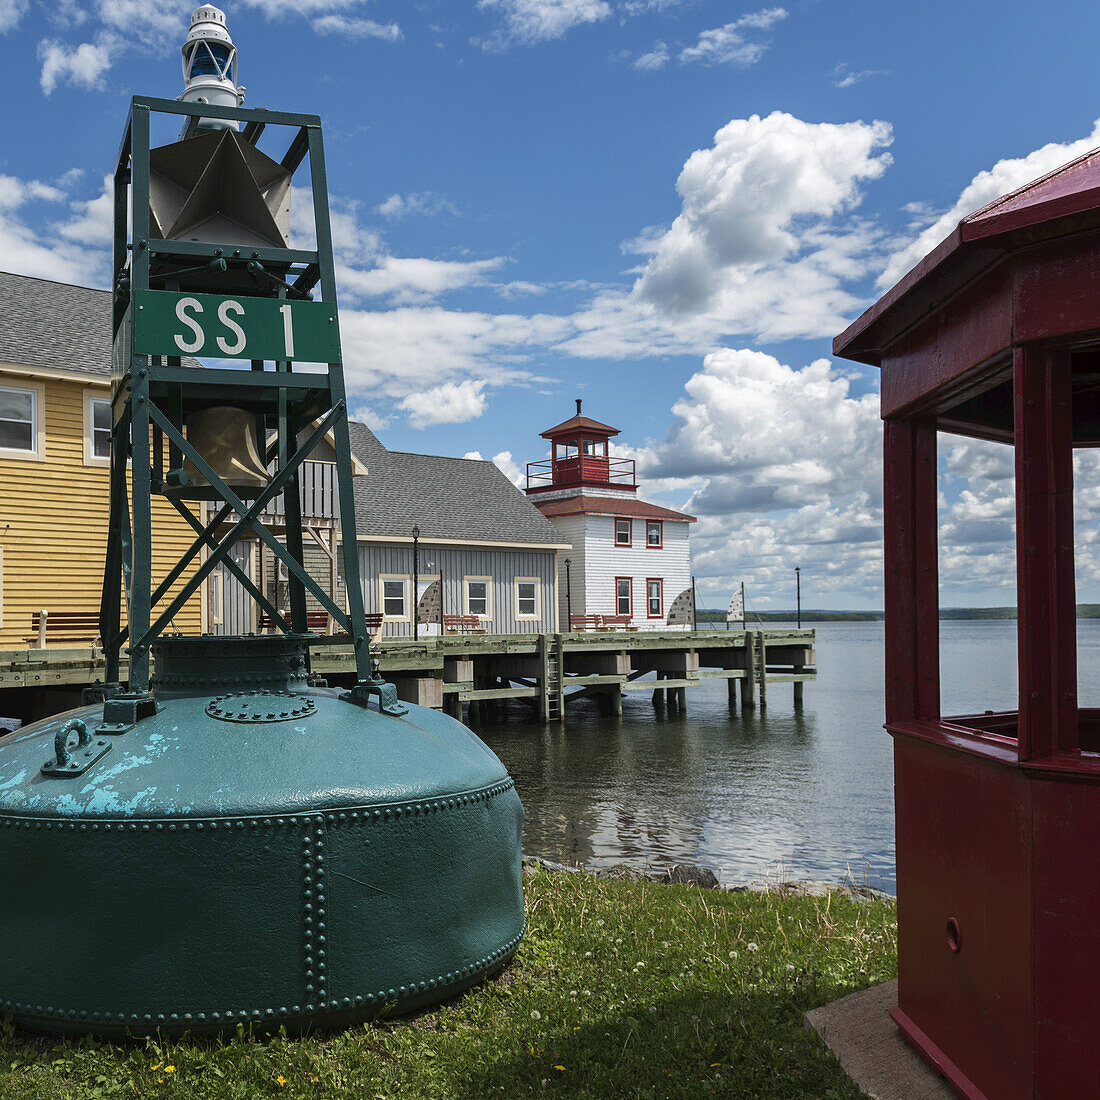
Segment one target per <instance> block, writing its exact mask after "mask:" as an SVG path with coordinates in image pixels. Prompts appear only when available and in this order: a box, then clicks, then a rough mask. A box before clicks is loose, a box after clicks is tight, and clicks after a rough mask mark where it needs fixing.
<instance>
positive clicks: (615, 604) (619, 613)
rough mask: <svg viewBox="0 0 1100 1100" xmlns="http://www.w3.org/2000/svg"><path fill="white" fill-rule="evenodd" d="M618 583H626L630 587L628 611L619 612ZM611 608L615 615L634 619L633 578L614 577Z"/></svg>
mask: <svg viewBox="0 0 1100 1100" xmlns="http://www.w3.org/2000/svg"><path fill="white" fill-rule="evenodd" d="M619 581H626V583H627V584H628V585H630V610H629V611H620V610H619ZM612 606H613V607H614V608H615V614H616V615H629V616H630V617H631V618H632V619H633V618H634V578H633V577H616V578H615V589H614V603H613V604H612Z"/></svg>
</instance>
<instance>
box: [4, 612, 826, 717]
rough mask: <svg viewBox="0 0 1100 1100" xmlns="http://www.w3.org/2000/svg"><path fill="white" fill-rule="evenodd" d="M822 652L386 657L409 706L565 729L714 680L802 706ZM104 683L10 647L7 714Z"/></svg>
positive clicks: (89, 659)
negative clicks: (511, 703) (572, 718)
mask: <svg viewBox="0 0 1100 1100" xmlns="http://www.w3.org/2000/svg"><path fill="white" fill-rule="evenodd" d="M813 646H814V632H813V630H796V629H772V630H694V631H668V632H658V631H647V632H642V631H637V632H599V633H581V632H578V633H567V634H465V635H444V636H442V637H440V636H432V637H426V638H420V639H418V640H415V641H414V640H413V639H412V638H393V637H391V638H383V639H381V640H380V642H379V644H378V646H377V652H378V656H379V664H380V667H381V671H382V674H383V675H384V676H385V678H386V679H387V680H391V681H392V682H393V683H395V684H396V685H397V689H398V694H399V695H400V696H401V698H402V699H405V700H406V701H408V702H413V703H419V704H420V705H422V706H430V707H436V708H442V709H443V710H446V711H447V712H448V713H449V714H453V715H456V716H458V717H461V716H462V705H463V704H464V703H465V704H467V705H468V706H470V707H472V708H478V709H479V710H480V709H481V708H483V707H484V706H485V705H486V704H491V703H494V702H498V701H501V700H506V699H524V700H526V701H528V702H529V703H530V705H531V706H532V707H533V708H534V710H535V711H536V712H537V713H538V715H539V716H540V717H541V718H543V719H544V720H546V721H559V720H561V719H562V718H563V717H564V716H565V714H566V711H567V709H568V707H569V705H570V703H571V702H572V701H575V700H577V699H580V698H592V697H596V698H598V699H599V700H600V701H601V702H602V703H603V705H604V706H605V708H606V709H607V710H608V711H610V712H611V713H614V714H621V713H622V705H623V702H622V701H623V696H624V693H631V694H633V693H635V692H638V691H650V692H652V693H653V702H654V703H656V704H664V705H667V706H670V707H680V708H682V707H684V705H685V701H686V691H687V689H688V688H691V687H695V686H697V685H698V684H700V683H702V682H703V681H705V680H708V679H724V680H726V682H727V688H728V692H729V701H730V705H731V706H733V705H735V702H736V696H737V695H738V694H739V695H740V701H741V705H742V707H743V708H750V709H751V708H753V707H755V706H756V705H757V703H758V701H759V705H760V706H761V707H765V706H767V692H768V685H769V684H775V683H784V682H786V683H793V684H794V698H795V701H796V702H800V701H801V698H802V685H803V684H804V683H805V682H806V681H807V680H813V679H815V678H816V676H817V671H816V668H815V667H814V661H815V658H814V648H813ZM312 664H313V670H314V672H316V673H318V674H320V675H321V676H324V677H326V678H328V679H329V681H330V682H331V683H333V684H337V683H350V681H351V679H353V678H354V672H355V663H354V661H353V659H352V656H351V650H350V648H347V647H341V646H318V647H316V648H315V649H314V650H313V653H312ZM127 671H128V669H127V666H126V663H125V661H124V662H123V666H122V675H123V677H125V676H126V674H127ZM650 674H652V675H653V677H654V678H649V675H650ZM102 676H103V655H102V651H101V650H98V649H96V648H94V647H90V646H83V647H71V648H60V647H49V648H46V649H19V650H0V715H5V714H6V715H11V716H15V717H21V718H23V719H24V720H29V719H34V718H40V717H44V716H45V715H47V714H51V713H56V712H57V711H60V710H64V709H66V708H68V707H71V706H76V705H78V704H79V695H80V690H81V689H82V688H83V687H86V686H89V685H90V684H92V683H94V682H95V681H96V680H98V679H102ZM483 715H484V711H482V716H483Z"/></svg>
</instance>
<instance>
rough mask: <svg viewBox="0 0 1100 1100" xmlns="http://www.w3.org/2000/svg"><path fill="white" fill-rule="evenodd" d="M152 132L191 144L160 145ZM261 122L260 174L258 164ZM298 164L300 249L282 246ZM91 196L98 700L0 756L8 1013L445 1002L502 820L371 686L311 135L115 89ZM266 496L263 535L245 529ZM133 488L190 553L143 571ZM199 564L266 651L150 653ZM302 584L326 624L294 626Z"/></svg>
mask: <svg viewBox="0 0 1100 1100" xmlns="http://www.w3.org/2000/svg"><path fill="white" fill-rule="evenodd" d="M211 12H214V13H216V14H219V15H220V13H217V9H211V8H209V7H206V8H203V9H198V10H197V12H196V17H198V16H200V15H201V16H202V17H203V18H202V19H201V20H198V22H200V23H202V24H203V25H206V26H212V27H213V28H214V29H213V30H212V31H211V32H210V34H211V36H212V38H211V40H212V41H213V42H214V44H215V45H216V46H218V47H219V52H218V54H217V57H218V58H221V63H222V64H224V66H226V68H225V69H224V70H222V71H221V74H220V75H217V79H218V80H220V81H222V83H225V80H226V77H225V75H224V74H225V72H226V71H228V66H229V64H230V62H231V61H232V60H233V58H231V57H230V56H229V54H228V53H227V52H225V51H223V50H221V47H223V46H224V45H225V39H223V38H221V37H219V35H222V34H223V33H224V26H223V24H224V17H222V23H221V24H219V23H218V21H217V19H216V18H214V17H213V16H212V15H211ZM219 27H220V28H221V29H219ZM226 38H227V35H226ZM197 41H199V42H200V44H201V42H203V41H206V40H205V39H202V38H201V36H200V37H199V38H198V39H197ZM189 49H190V50H191V51H192V52H191V53H188V50H189ZM194 49H196V47H195V46H194V45H193V43H192V41H191V40H190V39H189V43H188V44H187V45H185V47H184V60H185V70H186V67H187V66H188V65H189V64H190V65H191V66H192V68H193V67H194V64H195V58H194V53H193V51H194ZM214 56H215V55H214V54H211V57H214ZM226 59H228V60H226ZM219 86H220V85H219ZM223 90H226V89H223ZM230 90H231V89H228V90H226V91H227V94H228V92H229V91H230ZM158 115H168V116H177V117H179V116H182V118H183V119H184V126H183V130H182V135H181V139H180V140H179V141H178V142H176V143H174V144H171V145H168V146H163V147H161V148H157V149H151V148H150V129H151V119H153V118H155V117H156V116H158ZM238 126H241V127H242V128H241V129H240V130H239V131H238V129H237V127H238ZM273 128H283V129H284V131H285V132H287V133H288V138H287V140H286V141H285V142H284V143H283V144H282V145H280V146H277V159H276V158H273V157H269V156H267V155H266V154H263V153H261V152H260V151H259V150H258V149H256V147H255V145H256V142H257V140H258V139H259V138H260V136H261V134H263V133H264V132H265V130H270V129H273ZM204 131H207V132H204ZM268 136H269V137H270V136H271V134H270V133H269V134H268ZM307 158H308V163H309V190H310V192H311V194H312V203H313V210H312V213H313V220H314V229H315V240H316V246H315V247H314V248H311V249H295V248H291V247H289V245H288V241H287V232H286V226H287V198H288V196H289V189H290V181H291V178H292V177H293V175H294V173H295V172H296V171H297V170H298V169H299V168H300V166H301V165H302V164H303V163H304V162H305V160H306V159H307ZM114 180H115V236H114V264H115V272H116V284H115V300H114V334H115V335H114V361H113V372H112V399H111V400H112V409H113V419H114V426H113V435H112V449H111V472H110V487H111V495H110V517H109V534H108V545H107V556H106V565H105V573H104V584H103V597H102V605H101V614H100V627H101V633H102V638H103V641H104V647H105V652H106V667H107V676H106V680H107V683H106V684H105V685H103V686H102V687H100V688H98V689H95V690H93V691H91V692H86V694H85V705H84V706H82V707H80V708H79V709H77V710H75V711H70V712H69V713H67V714H63V715H59V716H56V717H55V718H52V719H48V720H46V721H42V722H38V723H35V724H33V725H31V726H28V727H24V728H23V729H21V730H20V731H19V732H18V734H17V735H13V736H11V737H8V738H5V739H4V740H2V741H0V880H2V881H3V883H4V889H3V890H2V891H0V1011H3V1012H8V1013H11V1014H12V1015H13V1016H14V1018H15V1019H16V1021H17V1022H18V1023H19V1024H20V1025H22V1026H26V1027H31V1028H34V1029H37V1030H43V1031H61V1032H66V1031H72V1032H82V1031H95V1032H102V1033H105V1034H127V1033H130V1034H133V1033H149V1032H155V1031H161V1032H166V1033H178V1032H184V1031H196V1032H203V1031H207V1032H209V1031H224V1030H231V1029H233V1028H235V1027H236V1026H237V1025H238V1024H241V1023H245V1024H248V1025H250V1026H257V1027H260V1028H275V1027H280V1026H285V1027H287V1028H288V1029H291V1030H294V1029H299V1030H300V1029H302V1028H308V1027H313V1026H317V1025H325V1026H331V1025H340V1024H345V1023H348V1022H351V1021H354V1020H359V1019H362V1018H364V1017H367V1016H370V1015H373V1014H377V1013H379V1012H389V1011H397V1012H401V1011H408V1010H410V1009H414V1008H417V1007H421V1006H423V1005H426V1004H430V1003H432V1002H434V1001H437V1000H440V999H442V998H444V997H448V996H452V995H453V994H455V993H457V992H459V991H461V990H462V989H465V988H466V987H468V986H470V985H472V984H474V983H475V982H478V981H480V980H482V979H483V978H484V977H485V976H486V975H488V974H491V973H492V972H493V971H495V970H497V969H499V968H500V967H501V966H502V965H503V964H504V963H505V962H506V961H507V960H508V958H509V957H510V956H511V955H512V953H513V952H514V951H515V950H516V947H517V945H518V943H519V940H520V937H521V935H522V932H523V927H524V914H523V891H522V881H521V873H520V824H521V821H522V816H523V810H522V807H521V805H520V802H519V798H518V796H517V794H516V791H515V786H514V784H513V783H512V780H511V779H510V777H509V776H508V773H507V771H506V770H505V769H504V767H503V765H502V764H501V762H500V761H499V760H498V759H497V758H496V756H495V755H494V754H493V753H492V752H491V751H490V750H489V749H488V748H487V747H486V746H485V745H484V744H482V742H481V741H479V740H478V738H477V737H475V736H474V735H473V734H472V733H471V732H470V731H469V730H468V729H466V727H465V726H463V725H461V723H459V722H456V721H455V720H454V719H452V718H449V717H447V716H446V715H443V714H441V713H439V712H437V711H432V710H427V709H425V708H421V707H415V706H411V705H409V706H406V705H405V704H403V703H401V702H400V701H399V700H398V698H397V695H396V692H395V690H394V688H393V686H392V685H389V684H386V683H383V682H382V681H381V680H380V679H379V678H378V676H377V674H376V672H375V670H374V665H373V662H372V658H371V653H370V646H369V644H368V637H367V631H366V625H365V618H364V613H363V596H362V591H361V587H360V582H359V564H358V549H357V537H356V524H355V503H354V497H353V490H352V482H351V470H352V465H351V454H350V448H349V442H348V423H347V402H346V397H345V393H344V380H343V370H342V362H341V351H340V336H339V323H338V314H337V308H336V286H335V279H334V273H333V258H332V243H331V236H330V228H329V213H328V205H327V189H326V185H325V167H324V152H323V148H322V141H321V126H320V120H319V119H318V118H316V117H315V116H312V115H297V114H285V113H279V112H273V111H260V110H246V109H242V108H241V107H239V106H237V105H236V104H233V105H229V106H225V105H219V104H217V103H211V102H203V101H201V98H197V99H195V100H194V101H190V100H187V98H186V96H185V99H184V101H183V102H180V101H173V100H162V99H149V98H143V97H137V98H135V99H134V100H133V103H132V109H131V113H130V118H129V121H128V123H127V126H126V132H125V136H124V138H123V141H122V146H121V149H120V152H119V157H118V161H117V165H116V168H115V176H114ZM128 222H129V223H131V224H132V227H133V228H132V235H130V234H129V233H128V231H127V225H128ZM315 296H316V297H317V298H318V299H319V300H313V299H314V297H315ZM204 358H213V359H214V360H215V361H216V362H215V364H213V365H208V366H203V365H202V363H201V359H204ZM233 359H238V360H243V361H244V362H242V364H241V368H240V369H231V368H230V367H227V366H226V365H225V362H224V361H225V360H233ZM300 361H307V362H310V363H312V364H317V363H321V364H325V365H326V369H325V370H323V371H321V372H317V371H316V370H315V369H313V370H310V371H303V370H301V369H296V363H297V362H300ZM226 410H229V411H228V413H227V411H226ZM323 439H327V440H328V441H329V443H330V444H331V446H332V447H333V448H334V450H335V454H336V468H337V469H336V473H337V481H338V501H339V520H340V525H341V530H342V535H343V540H342V541H343V547H342V554H343V565H344V568H343V576H344V580H345V588H346V601H347V602H346V606H342V605H341V604H340V603H338V602H337V601H336V600H334V598H333V596H332V595H331V594H330V593H328V592H326V591H325V589H324V588H323V587H322V586H321V585H319V584H318V583H317V582H316V581H315V580H314V579H313V578H312V577H311V576H310V575H309V574H308V573H307V572H306V569H305V566H304V560H303V553H302V523H301V515H300V498H299V484H298V479H299V475H300V473H301V470H302V464H303V463H304V462H305V461H306V460H307V459H308V458H309V457H310V455H311V454H313V453H314V451H315V449H316V448H317V446H318V444H319V443H320V442H321V440H323ZM280 494H281V495H282V496H283V499H284V505H283V507H284V509H285V541H283V540H281V539H280V538H278V537H276V535H275V533H273V532H272V531H271V530H269V529H268V527H267V526H265V523H264V509H265V507H266V506H267V505H268V504H269V502H271V501H272V500H274V498H275V497H276V496H278V495H280ZM156 495H159V496H161V497H163V498H164V499H166V500H167V501H169V502H170V503H171V505H172V506H173V507H174V509H175V510H176V512H177V513H178V514H179V516H180V517H181V518H182V520H183V522H185V523H186V524H187V525H188V526H189V527H191V528H192V529H193V530H194V533H195V538H194V541H193V542H192V544H191V546H190V547H189V549H188V550H187V551H186V552H185V553H184V554H183V555H182V556H181V557H180V558H179V559H178V561H176V562H175V563H173V564H171V566H170V568H167V571H166V572H164V573H163V575H161V576H159V578H154V570H153V565H154V548H155V547H154V530H153V524H152V501H153V497H154V496H156ZM196 501H212V502H213V503H212V504H207V505H205V507H206V508H208V509H209V510H210V512H212V513H213V514H212V515H210V516H209V518H208V519H206V520H205V521H204V519H202V518H200V514H199V513H198V512H197V510H196V506H195V502H196ZM246 534H248V535H250V537H257V538H259V539H260V540H262V542H263V543H264V544H265V545H266V546H267V547H268V548H269V549H270V551H271V552H272V553H273V554H274V555H275V558H276V559H277V560H278V561H279V562H280V563H282V564H283V565H285V567H286V570H287V573H288V575H289V578H290V583H289V589H290V600H289V603H290V609H289V613H286V612H285V611H280V610H279V609H278V608H276V607H275V606H274V605H273V604H272V603H271V602H270V601H269V600H268V599H267V598H266V596H265V595H264V593H263V592H262V591H261V590H260V588H259V587H258V586H257V585H256V584H255V583H254V582H253V581H252V579H251V578H250V577H249V576H248V575H247V574H246V573H245V572H244V571H242V570H241V569H240V567H239V566H238V565H237V564H236V563H235V562H234V560H233V558H232V557H230V556H229V552H230V550H231V549H232V547H233V545H234V543H235V542H236V541H237V540H238V539H239V538H240V537H242V536H243V535H246ZM204 551H205V557H202V554H203V552H204ZM157 563H158V568H161V569H163V568H164V565H163V557H161V556H158V558H157ZM219 564H224V566H225V568H227V569H229V570H230V571H231V572H232V573H233V575H234V576H235V577H236V578H237V580H238V581H239V582H240V584H241V585H242V586H243V587H244V589H245V590H246V591H247V592H248V593H249V594H250V595H251V597H252V598H253V600H254V601H255V602H256V603H257V604H258V605H259V607H260V608H261V609H262V610H263V611H265V612H266V613H267V615H268V616H270V618H271V619H272V621H273V622H274V623H276V624H277V626H278V628H279V630H280V633H277V634H275V635H245V636H238V637H214V636H210V635H203V636H200V637H192V638H185V637H180V636H177V635H175V634H169V633H168V632H167V630H168V628H170V624H171V623H172V620H173V616H175V615H176V614H177V613H178V612H179V610H180V609H181V608H182V607H183V605H184V603H185V602H186V601H187V600H188V599H191V598H193V597H194V596H195V594H196V593H197V592H198V590H199V586H200V585H201V584H202V583H203V580H204V579H205V578H206V577H207V576H208V575H209V574H210V572H211V570H213V569H214V568H215V567H217V566H218V565H219ZM307 593H309V594H310V595H311V596H312V597H313V599H314V600H315V601H316V602H317V603H318V604H319V605H320V606H321V607H322V608H324V610H326V611H327V612H328V613H329V614H330V615H331V617H332V619H333V620H334V621H335V623H336V624H337V625H338V627H339V628H340V630H341V633H339V634H336V635H332V636H318V635H314V634H310V633H309V631H308V622H307V616H306V594H307ZM124 612H125V613H124ZM329 643H335V644H345V645H349V646H351V647H352V649H353V651H354V655H355V666H356V670H357V671H356V680H357V682H356V683H355V684H354V686H352V687H351V689H350V690H349V691H346V692H339V691H336V690H330V689H328V688H327V686H326V685H325V684H324V683H323V681H319V680H318V679H317V678H316V677H314V676H311V674H310V647H311V646H316V645H320V644H329ZM124 646H125V647H128V668H126V667H124V666H123V663H122V659H123V656H124V651H123V647H124ZM154 661H155V670H154V667H153V662H154ZM154 671H155V674H154ZM127 679H128V684H126V683H125V681H126V680H127ZM120 681H122V682H123V683H120Z"/></svg>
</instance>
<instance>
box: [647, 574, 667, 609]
mask: <svg viewBox="0 0 1100 1100" xmlns="http://www.w3.org/2000/svg"><path fill="white" fill-rule="evenodd" d="M651 584H655V585H656V586H657V614H656V615H655V614H654V613H653V596H652V594H651V592H650V590H649V586H650V585H651ZM645 614H646V618H647V619H663V618H664V617H665V579H664V577H646V579H645Z"/></svg>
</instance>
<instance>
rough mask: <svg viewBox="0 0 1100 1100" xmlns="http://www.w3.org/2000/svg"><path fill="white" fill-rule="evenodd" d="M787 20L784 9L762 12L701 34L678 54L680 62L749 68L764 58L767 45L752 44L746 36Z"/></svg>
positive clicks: (764, 10)
mask: <svg viewBox="0 0 1100 1100" xmlns="http://www.w3.org/2000/svg"><path fill="white" fill-rule="evenodd" d="M786 18H787V12H786V11H785V10H784V9H783V8H763V9H761V10H760V11H757V12H753V13H752V14H751V15H743V16H741V18H740V19H735V20H734V21H733V22H732V23H727V24H726V25H725V26H722V27H713V28H712V29H711V30H708V31H703V32H702V34H700V35H699V40H698V42H696V43H695V45H694V46H685V47H684V49H682V50H681V51H680V54H679V58H680V61H681V62H682V63H684V64H685V65H686V64H691V63H693V62H697V63H699V64H703V65H752V64H754V63H755V62H757V61H759V60H760V58H761V57H762V56H763V55H764V51H765V50H766V49H767V45H766V44H765V43H763V42H754V41H751V40H750V39H748V38H747V37H746V35H747V34H748V33H750V32H752V31H769V30H771V29H772V27H774V26H775V25H776V24H777V23H779V22H781V21H782V20H784V19H786Z"/></svg>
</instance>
